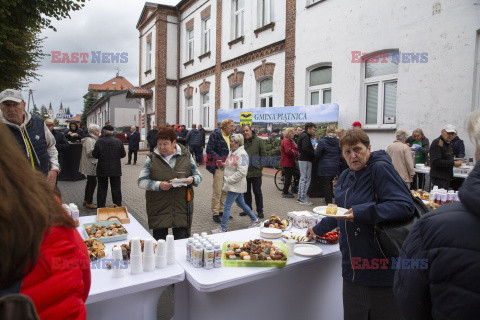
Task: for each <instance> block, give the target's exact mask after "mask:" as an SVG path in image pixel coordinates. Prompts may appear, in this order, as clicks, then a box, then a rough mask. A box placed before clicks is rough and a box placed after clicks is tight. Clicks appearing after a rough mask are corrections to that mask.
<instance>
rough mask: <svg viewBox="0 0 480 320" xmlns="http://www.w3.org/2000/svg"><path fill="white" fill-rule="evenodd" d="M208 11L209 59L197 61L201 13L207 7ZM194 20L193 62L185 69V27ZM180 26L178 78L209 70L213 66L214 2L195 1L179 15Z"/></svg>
mask: <svg viewBox="0 0 480 320" xmlns="http://www.w3.org/2000/svg"><path fill="white" fill-rule="evenodd" d="M209 5H210V6H211V9H210V28H211V29H210V57H209V58H203V59H202V61H200V59H198V57H199V56H201V55H202V54H203V52H202V17H201V12H202V11H203V10H204V9H206V8H207V7H208V6H209ZM192 18H193V19H194V25H193V33H194V42H193V45H194V55H193V56H194V62H193V65H191V64H190V65H188V66H187V67H186V68H185V66H184V65H183V64H184V63H185V62H187V32H186V28H185V25H186V23H187V22H189V21H190V20H191V19H192ZM180 19H181V22H180V23H181V25H180V55H179V57H180V78H183V77H186V76H189V75H191V74H194V73H196V72H198V71H201V70H203V69H207V68H210V67H212V66H214V65H215V37H216V32H215V31H216V27H215V26H216V1H210V0H203V1H197V2H195V4H193V5H192V6H191V7H190V8H188V9H187V10H186V11H185V12H183V13H182V15H181V18H180Z"/></svg>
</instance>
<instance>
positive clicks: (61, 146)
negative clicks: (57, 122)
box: [45, 119, 70, 155]
mask: <svg viewBox="0 0 480 320" xmlns="http://www.w3.org/2000/svg"><path fill="white" fill-rule="evenodd" d="M45 125H46V126H47V128H48V130H50V132H51V133H52V134H53V137H54V138H55V148H57V150H58V154H59V155H60V152H62V151H66V150H68V148H70V145H69V144H68V141H67V138H65V135H64V134H63V133H61V132H58V131H56V130H55V129H54V127H53V121H52V119H45Z"/></svg>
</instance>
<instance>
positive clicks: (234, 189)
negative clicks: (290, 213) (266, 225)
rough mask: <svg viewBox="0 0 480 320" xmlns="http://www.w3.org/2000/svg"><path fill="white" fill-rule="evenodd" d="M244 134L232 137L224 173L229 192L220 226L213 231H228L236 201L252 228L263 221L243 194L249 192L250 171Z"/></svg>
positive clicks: (224, 184) (224, 187) (225, 184)
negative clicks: (231, 210) (247, 202)
mask: <svg viewBox="0 0 480 320" xmlns="http://www.w3.org/2000/svg"><path fill="white" fill-rule="evenodd" d="M243 143H244V140H243V136H242V135H241V134H234V135H232V136H231V137H230V150H231V151H230V153H229V154H228V157H227V161H226V163H225V171H224V174H223V190H224V191H226V192H227V196H226V197H225V202H224V204H223V217H222V223H221V224H220V227H218V228H217V229H215V230H212V233H221V232H227V222H228V218H229V217H230V209H231V207H232V205H233V203H234V202H236V203H237V205H238V206H239V207H240V208H241V209H242V210H243V212H245V213H246V214H247V215H248V216H249V217H250V219H252V224H251V225H250V228H254V227H258V226H260V224H261V222H260V220H259V219H257V217H256V216H255V214H253V212H252V209H250V207H249V206H247V204H246V203H245V201H244V199H243V194H244V193H245V192H247V173H248V164H249V160H248V154H247V152H246V151H245V149H244V147H243Z"/></svg>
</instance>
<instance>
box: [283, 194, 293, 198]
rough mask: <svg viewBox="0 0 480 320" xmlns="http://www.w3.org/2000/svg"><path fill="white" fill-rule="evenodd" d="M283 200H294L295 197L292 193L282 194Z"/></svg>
mask: <svg viewBox="0 0 480 320" xmlns="http://www.w3.org/2000/svg"><path fill="white" fill-rule="evenodd" d="M282 198H294V196H293V194H291V193H287V194H282Z"/></svg>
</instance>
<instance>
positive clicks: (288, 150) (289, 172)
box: [280, 128, 298, 198]
mask: <svg viewBox="0 0 480 320" xmlns="http://www.w3.org/2000/svg"><path fill="white" fill-rule="evenodd" d="M294 135H295V132H294V131H293V128H287V129H285V132H284V133H283V140H282V144H281V146H280V153H281V158H280V166H281V167H282V168H283V172H284V173H285V184H284V185H283V192H282V198H293V194H291V193H289V192H288V189H289V188H290V184H291V182H292V176H293V172H294V170H295V158H296V157H298V151H297V146H296V144H295V142H294V141H293V136H294Z"/></svg>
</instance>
